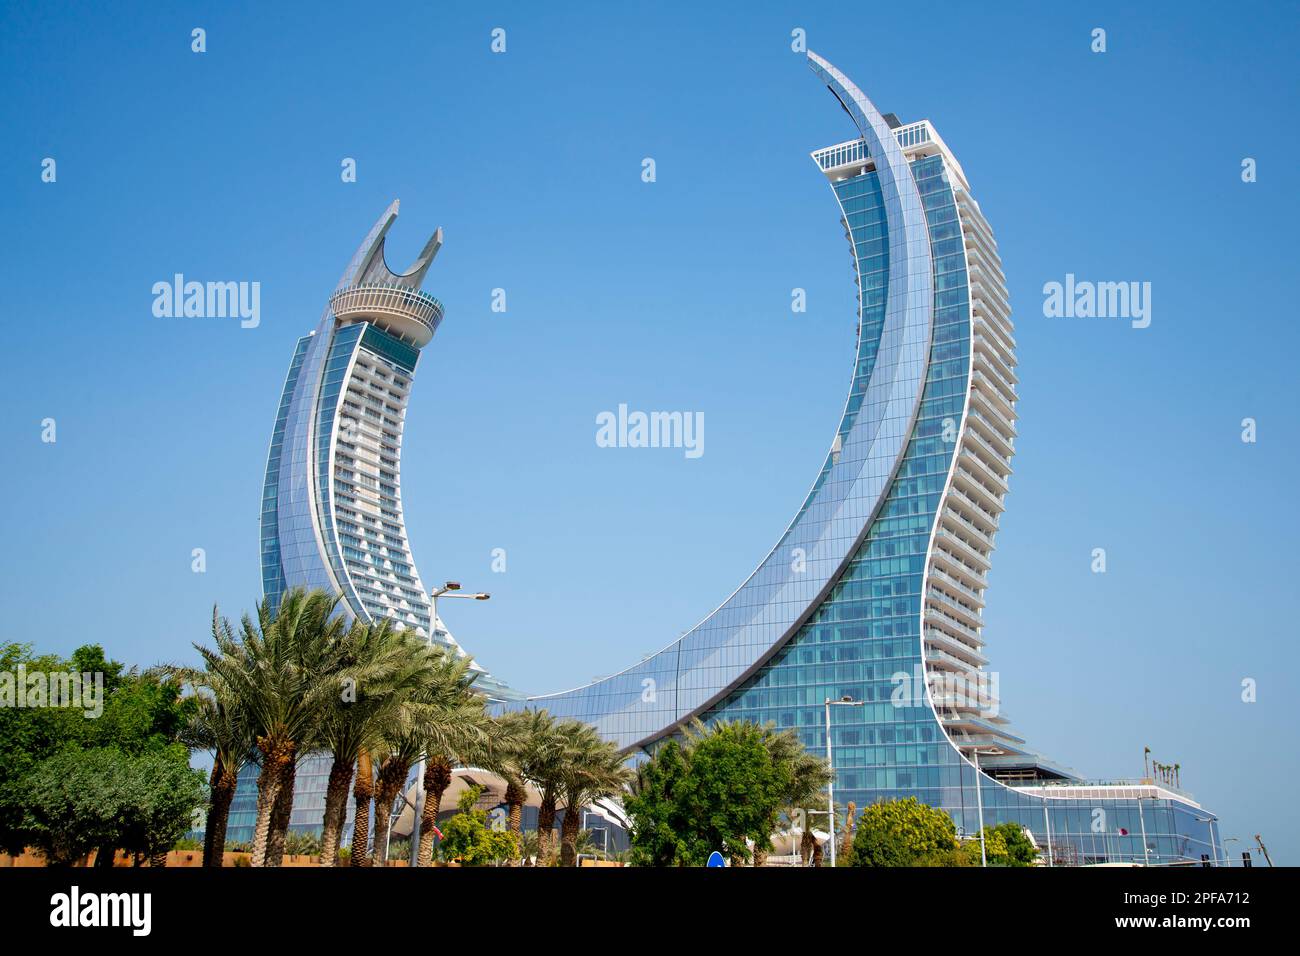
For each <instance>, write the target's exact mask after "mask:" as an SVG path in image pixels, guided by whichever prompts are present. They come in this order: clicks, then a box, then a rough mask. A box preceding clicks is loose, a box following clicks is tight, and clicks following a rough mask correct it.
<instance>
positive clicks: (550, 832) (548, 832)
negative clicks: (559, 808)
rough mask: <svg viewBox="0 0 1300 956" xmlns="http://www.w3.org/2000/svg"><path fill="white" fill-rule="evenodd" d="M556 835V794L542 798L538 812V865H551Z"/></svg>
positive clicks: (549, 794) (545, 795)
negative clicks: (552, 844) (552, 843)
mask: <svg viewBox="0 0 1300 956" xmlns="http://www.w3.org/2000/svg"><path fill="white" fill-rule="evenodd" d="M554 835H555V794H553V793H548V794H544V795H543V796H542V805H541V807H540V808H539V809H538V811H537V865H538V866H550V865H551V839H552V838H553V837H554Z"/></svg>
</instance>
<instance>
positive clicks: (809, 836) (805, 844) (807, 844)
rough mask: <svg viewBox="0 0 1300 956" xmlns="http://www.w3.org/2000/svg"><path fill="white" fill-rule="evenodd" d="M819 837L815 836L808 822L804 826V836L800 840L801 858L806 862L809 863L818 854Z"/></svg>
mask: <svg viewBox="0 0 1300 956" xmlns="http://www.w3.org/2000/svg"><path fill="white" fill-rule="evenodd" d="M816 849H817V838H816V837H815V836H813V833H812V827H810V826H808V825H807V824H805V825H804V828H803V838H802V839H800V841H799V858H800V859H801V860H802V861H803V862H804V863H805V864H807V863H809V862H810V861H811V860H812V858H813V857H814V856H815V855H816Z"/></svg>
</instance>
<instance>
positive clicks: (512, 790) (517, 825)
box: [493, 711, 532, 865]
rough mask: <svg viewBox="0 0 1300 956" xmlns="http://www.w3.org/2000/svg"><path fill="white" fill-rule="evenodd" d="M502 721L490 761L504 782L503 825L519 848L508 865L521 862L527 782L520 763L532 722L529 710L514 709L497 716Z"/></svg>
mask: <svg viewBox="0 0 1300 956" xmlns="http://www.w3.org/2000/svg"><path fill="white" fill-rule="evenodd" d="M498 722H499V723H500V724H502V730H503V733H504V737H505V740H504V741H503V744H502V747H501V749H500V752H499V753H498V754H497V758H496V760H495V761H494V762H493V769H495V770H496V772H497V773H499V774H500V775H501V778H502V779H503V780H505V782H506V792H505V794H504V801H505V805H506V807H507V812H508V816H507V818H506V819H507V829H509V831H510V832H511V833H513V834H514V835H515V846H517V847H519V848H520V853H519V859H518V860H515V861H512V865H520V864H522V862H523V857H524V856H525V854H524V853H523V845H524V832H523V830H524V826H523V824H524V804H525V803H526V802H527V801H528V783H527V780H526V778H525V775H524V764H525V762H526V760H527V755H528V748H529V746H530V739H529V730H530V727H531V725H532V716H531V712H528V711H524V712H520V711H514V712H512V713H509V714H506V715H505V716H503V717H501V718H498Z"/></svg>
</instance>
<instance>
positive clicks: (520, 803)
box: [506, 779, 528, 866]
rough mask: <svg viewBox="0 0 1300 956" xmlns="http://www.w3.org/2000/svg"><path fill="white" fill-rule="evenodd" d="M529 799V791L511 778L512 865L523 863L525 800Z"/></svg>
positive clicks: (508, 790) (508, 787)
mask: <svg viewBox="0 0 1300 956" xmlns="http://www.w3.org/2000/svg"><path fill="white" fill-rule="evenodd" d="M527 799H528V792H527V791H526V790H524V788H523V787H522V786H521V785H520V784H519V782H518V781H516V780H513V779H512V780H510V782H509V783H507V784H506V806H508V807H509V808H510V832H511V833H513V834H514V835H515V849H516V852H515V859H513V860H511V861H510V864H511V866H519V865H521V862H522V861H521V860H519V855H520V853H522V852H523V849H522V848H523V845H524V801H525V800H527Z"/></svg>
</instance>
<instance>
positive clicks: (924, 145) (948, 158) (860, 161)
mask: <svg viewBox="0 0 1300 956" xmlns="http://www.w3.org/2000/svg"><path fill="white" fill-rule="evenodd" d="M894 139H895V140H897V142H898V145H899V147H900V148H901V149H902V150H903V154H904V155H905V156H907V158H908V159H916V158H917V157H920V156H933V155H935V154H939V155H942V156H943V158H944V160H945V162H946V163H947V165H948V167H949V168H951V169H954V170H956V172H957V175H958V177H959V178H960V179H961V181H962V185H963V186H966V187H967V188H969V186H967V183H966V174H965V173H964V172H963V171H962V168H961V164H960V163H958V162H957V159H956V157H955V156H953V154H952V151H951V150H949V149H948V144H947V143H945V142H944V141H943V139H942V138H941V137H940V136H939V134H938V133H937V132H936V131H935V129H934V124H932V123H931V122H930V121H929V120H921V121H919V122H916V123H908V124H906V125H904V126H896V127H894ZM811 155H812V158H813V161H814V162H816V163H817V166H818V167H819V168H820V169H821V171H822V172H824V173H825V174H826V176H827V178H829V179H830V180H832V181H835V180H839V179H848V178H849V177H851V176H857V175H860V174H861V173H862V172H864V171H865V170H867V169H868V168H875V164H874V161H873V160H872V159H871V154H870V153H869V151H868V150H867V144H866V143H864V142H863V141H862V140H861V139H850V140H846V141H845V142H843V143H836V144H835V145H834V146H824V147H822V148H821V149H816V150H813V152H812V154H811Z"/></svg>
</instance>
